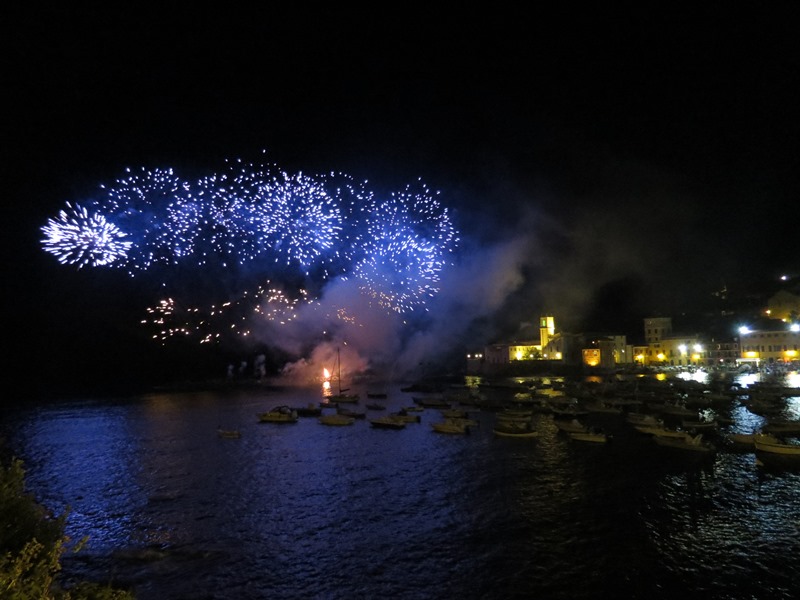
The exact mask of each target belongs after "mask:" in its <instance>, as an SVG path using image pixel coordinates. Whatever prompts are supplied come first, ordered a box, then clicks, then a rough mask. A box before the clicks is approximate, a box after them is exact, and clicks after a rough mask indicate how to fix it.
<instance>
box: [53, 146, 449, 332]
mask: <svg viewBox="0 0 800 600" xmlns="http://www.w3.org/2000/svg"><path fill="white" fill-rule="evenodd" d="M101 189H102V190H103V195H102V196H101V197H100V199H98V200H92V201H89V202H88V204H89V207H90V208H84V207H82V206H79V205H75V207H74V208H73V207H72V205H70V204H69V203H68V204H67V210H62V211H61V213H60V216H59V218H58V219H51V220H49V221H48V224H47V225H46V226H45V227H42V231H43V232H44V234H45V236H46V237H45V239H43V240H42V245H43V248H44V250H45V251H46V252H49V253H51V254H54V255H55V256H56V257H57V258H58V260H59V261H60V262H61V263H63V264H76V265H78V267H79V268H80V267H83V266H86V265H89V266H92V267H103V266H110V267H117V268H124V269H127V271H128V273H129V274H130V275H131V276H133V275H135V274H136V275H137V276H140V277H143V276H144V275H143V274H144V273H145V272H147V271H150V270H152V271H153V272H154V273H155V274H156V276H157V277H159V279H160V280H161V284H162V286H163V287H164V291H165V292H166V294H165V295H168V296H170V298H169V299H168V300H163V301H161V302H160V303H159V304H158V305H157V306H156V307H155V308H152V309H148V312H149V313H150V318H148V319H147V320H146V321H145V322H146V323H147V324H148V325H150V326H154V327H155V328H156V329H157V330H158V332H157V333H156V334H155V336H154V337H156V338H157V339H161V340H162V341H163V340H165V339H168V338H172V337H176V336H191V337H193V338H194V337H197V338H199V339H201V340H203V341H213V340H214V339H217V338H218V336H219V335H220V332H221V331H225V332H226V333H233V334H235V335H238V336H247V335H249V334H250V331H251V328H252V326H253V324H254V323H256V322H258V320H260V321H262V322H264V321H267V322H269V323H272V324H281V323H283V324H286V323H289V322H291V321H292V320H293V319H294V315H295V314H296V312H295V311H296V309H297V308H298V307H299V306H301V305H307V304H311V303H314V302H318V301H319V298H320V294H321V293H322V291H323V290H324V289H325V285H326V282H327V281H329V280H330V279H331V278H333V277H340V278H342V279H343V280H347V279H350V278H353V279H354V280H355V281H357V282H358V283H359V287H360V289H361V292H362V293H363V294H364V295H365V296H366V297H368V298H370V299H371V301H372V302H374V304H375V305H377V306H379V307H381V308H382V309H383V310H385V311H390V312H391V311H393V312H396V313H406V312H409V311H413V310H416V309H417V308H419V307H422V306H424V305H425V303H426V301H427V300H428V299H429V298H430V297H431V296H433V295H435V294H436V293H437V292H438V285H439V278H440V273H441V271H442V269H443V268H445V266H446V265H447V264H448V261H449V257H450V256H451V253H452V252H453V251H454V249H455V247H456V245H457V243H458V236H457V233H456V231H455V229H454V227H453V223H452V221H451V219H450V216H449V213H448V211H447V209H446V208H444V207H442V205H441V204H440V203H439V202H438V200H437V199H436V194H433V193H432V192H431V191H430V190H429V189H428V188H427V187H426V186H425V185H424V184H422V183H421V182H420V183H419V185H418V186H417V187H416V188H414V189H412V188H411V186H408V187H406V189H405V190H404V191H402V192H400V193H395V194H391V195H390V196H389V198H388V199H379V198H378V197H377V196H376V194H375V193H374V192H372V191H371V190H369V189H368V188H367V185H366V182H360V183H358V182H355V181H354V180H353V178H352V177H350V176H348V175H344V174H341V173H333V172H331V173H329V174H326V175H321V176H309V175H306V174H304V173H297V174H289V173H286V172H285V171H282V170H280V169H278V168H277V167H276V166H275V165H263V164H262V165H254V164H249V163H244V162H242V161H233V162H229V163H228V166H227V167H226V169H225V170H223V171H222V172H221V173H217V174H212V175H209V176H206V177H203V178H200V179H198V180H196V181H195V182H194V183H188V182H187V181H184V180H183V179H182V178H180V177H178V176H177V175H176V174H175V173H174V172H173V171H172V170H171V169H156V170H153V171H149V170H146V169H140V170H138V171H131V170H128V171H127V172H126V176H125V177H124V178H121V179H119V180H117V181H116V182H114V184H113V185H111V186H109V187H108V188H106V187H104V186H101ZM155 267H158V269H155ZM198 269H199V270H200V273H201V274H204V276H202V277H196V276H197V274H198ZM187 276H189V277H187ZM192 277H194V279H192ZM225 278H227V279H233V278H235V280H236V288H237V290H238V291H236V292H235V293H234V292H231V291H230V290H229V291H228V293H224V294H223V292H224V291H225V290H222V289H220V288H221V286H222V285H223V281H224V279H225ZM187 279H189V281H188V282H187V281H186V280H187ZM268 279H273V280H279V281H281V284H280V285H274V284H271V283H268V284H267V285H266V286H263V285H262V286H260V287H258V288H257V289H255V290H254V291H253V290H252V284H248V281H250V282H252V281H254V280H255V281H265V280H268ZM203 286H206V287H208V286H211V287H213V288H216V289H215V291H216V294H215V297H216V298H219V297H222V296H227V298H226V300H225V301H224V302H222V303H220V302H218V301H217V302H214V303H211V304H210V305H209V304H206V306H210V308H206V309H200V308H198V306H199V305H202V304H203V303H202V302H200V303H199V304H198V302H197V295H198V294H199V290H200V288H202V287H203ZM248 286H250V289H251V291H249V292H248V291H244V292H242V291H241V290H242V289H245V290H246V289H248ZM168 288H172V289H171V291H170V290H169V289H168ZM177 289H181V290H182V292H183V293H184V295H186V294H188V296H189V298H190V300H189V301H180V300H178V299H176V298H177V297H176V294H177V295H178V296H180V295H181V294H180V293H178V292H177V291H176V290H177ZM206 291H208V290H206ZM162 293H163V292H162ZM162 297H163V295H162ZM192 298H194V299H193V300H192ZM188 306H193V308H185V307H188ZM326 314H328V316H329V317H330V318H332V319H336V320H338V321H340V322H348V321H347V319H341V317H338V316H335V315H338V314H339V313H338V312H337V310H336V309H335V308H333V309H331V310H330V311H329V313H326Z"/></svg>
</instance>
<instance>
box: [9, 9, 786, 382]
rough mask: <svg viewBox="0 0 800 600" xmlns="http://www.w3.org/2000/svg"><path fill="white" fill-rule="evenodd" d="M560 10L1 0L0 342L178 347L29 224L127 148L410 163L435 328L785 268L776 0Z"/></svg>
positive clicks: (672, 303)
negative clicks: (430, 206)
mask: <svg viewBox="0 0 800 600" xmlns="http://www.w3.org/2000/svg"><path fill="white" fill-rule="evenodd" d="M756 6H758V8H757V9H756V8H754V7H756ZM228 10H230V12H227V11H228ZM498 10H499V8H498ZM583 10H584V9H577V8H576V9H574V10H572V11H569V12H568V11H564V12H563V13H561V14H559V13H557V12H556V11H554V10H553V11H549V12H542V11H541V10H540V9H539V8H527V9H525V11H522V9H521V8H520V9H504V10H503V12H502V13H495V14H492V15H487V14H483V13H482V12H480V11H478V10H476V9H466V10H463V9H459V10H458V11H450V12H445V11H444V10H441V11H432V9H425V10H420V11H417V12H410V11H408V10H405V11H395V10H393V9H392V8H391V7H381V9H380V10H378V9H376V10H375V12H371V11H365V12H355V11H349V10H339V9H335V8H330V7H327V8H307V9H305V10H299V9H288V8H283V9H273V8H270V9H269V10H268V9H266V8H264V9H242V8H236V9H235V11H234V10H233V9H232V8H231V9H228V7H218V8H216V9H214V10H212V9H207V8H198V7H197V6H194V5H188V4H187V5H186V9H185V11H183V12H179V11H178V10H177V9H176V8H173V9H171V10H170V11H169V12H164V11H162V10H157V9H153V10H144V9H142V8H141V7H138V6H133V5H131V6H130V9H129V10H125V9H123V8H114V7H111V6H109V7H105V8H103V9H100V10H97V11H95V10H93V11H91V12H88V11H85V10H83V9H81V8H76V7H74V6H71V5H63V6H62V7H47V8H42V7H36V8H19V7H12V8H9V7H4V8H3V13H4V19H3V20H4V22H5V24H6V26H5V34H4V36H3V38H4V51H3V56H4V60H5V63H6V67H7V68H6V69H5V70H4V71H5V73H6V78H5V81H6V85H5V86H4V91H5V96H6V102H5V103H4V104H5V106H6V109H5V113H4V114H5V119H4V121H5V127H4V130H5V133H6V135H5V136H4V141H5V144H4V148H5V153H6V157H5V159H6V160H4V166H5V173H6V178H5V179H6V181H10V182H11V187H10V189H9V190H8V191H9V192H10V193H9V194H7V195H6V197H5V206H6V208H7V210H8V213H7V216H8V217H10V218H8V219H7V220H6V229H5V236H4V248H5V252H4V253H5V257H6V260H5V261H4V268H5V269H6V277H5V278H4V279H5V280H6V286H7V290H8V291H7V293H6V294H5V296H6V301H7V302H8V303H9V305H8V308H7V310H6V313H5V314H6V315H7V319H8V320H9V323H8V326H9V329H10V331H11V332H13V333H7V340H8V342H9V346H10V347H11V348H12V349H14V352H15V353H16V354H15V358H14V359H13V363H15V364H18V365H19V371H20V372H24V373H26V374H28V375H32V376H38V377H40V378H42V379H53V380H56V381H57V380H64V379H65V378H70V377H76V373H79V372H81V373H82V374H81V375H79V376H77V377H78V379H81V380H86V379H91V378H93V377H95V376H98V374H99V373H104V379H108V378H109V377H110V376H109V375H108V374H109V373H111V372H114V371H115V370H117V371H118V373H119V377H121V378H125V377H129V376H131V375H130V373H131V371H133V370H134V368H133V367H129V366H128V365H134V364H135V365H138V364H139V362H141V361H142V360H143V359H142V358H141V357H142V355H143V354H148V355H149V358H150V360H158V361H162V364H160V365H159V368H161V369H163V371H164V372H168V371H170V370H171V369H174V370H175V371H178V370H180V369H181V368H183V366H181V365H178V364H177V363H180V362H181V361H182V360H183V361H185V362H192V361H195V360H196V357H192V358H191V359H190V358H188V357H187V355H185V354H184V355H181V354H180V353H179V352H178V351H173V352H172V353H169V354H159V352H163V350H152V353H151V352H150V350H148V346H147V344H146V343H144V342H142V341H141V339H140V333H139V331H138V330H137V325H136V324H137V323H138V321H139V318H140V314H139V312H140V310H141V306H142V303H143V302H145V301H146V298H145V296H146V295H147V294H148V293H149V290H146V289H144V287H143V286H140V285H138V283H137V282H131V281H130V279H129V278H126V277H125V276H123V275H122V274H121V273H109V272H107V271H104V272H100V271H98V270H91V269H86V270H81V271H80V272H77V271H76V270H75V269H74V268H68V267H64V266H61V265H59V264H58V263H57V261H56V260H55V259H54V257H52V256H51V255H48V254H46V253H44V252H43V251H42V249H41V246H40V239H41V237H42V235H41V227H42V226H43V225H44V224H45V223H46V222H47V219H48V218H51V217H53V216H55V214H56V213H57V212H58V211H59V210H61V209H62V208H63V207H64V203H65V202H68V201H78V200H81V199H82V198H84V197H86V196H87V194H91V193H92V192H93V191H94V190H96V189H97V186H98V185H99V184H101V183H108V182H110V181H112V180H114V179H116V178H117V177H119V176H120V175H121V174H122V172H123V170H124V169H125V168H126V167H148V168H152V167H159V166H161V167H171V168H175V169H178V170H180V171H181V172H183V173H193V172H198V173H208V172H209V171H213V170H214V169H216V168H218V167H219V165H220V164H221V163H222V161H224V160H226V159H234V158H244V159H252V160H257V158H255V157H257V156H258V155H259V153H262V152H265V153H266V155H267V156H268V157H269V160H271V161H274V162H276V163H278V164H279V165H281V166H282V167H283V168H285V169H287V170H290V171H303V172H309V173H324V172H327V171H331V170H335V171H341V172H345V173H348V174H350V175H352V176H353V177H355V178H356V179H359V180H369V181H370V182H372V184H373V185H375V186H376V187H377V188H380V189H385V190H396V189H399V188H401V187H402V186H404V185H406V184H407V183H409V182H412V181H415V180H417V179H418V178H422V179H423V180H424V181H425V182H426V184H427V185H428V186H430V187H431V188H434V189H436V190H438V191H439V192H440V200H441V202H442V203H443V204H445V205H447V206H449V207H450V208H451V210H452V214H453V217H454V219H455V220H456V221H457V223H458V226H459V229H460V232H461V237H462V247H461V251H460V252H461V254H460V256H459V261H460V262H461V266H462V268H461V270H460V271H459V273H461V274H467V273H469V276H470V277H469V280H468V281H467V280H466V279H465V280H463V281H461V280H459V281H456V278H457V276H453V278H452V279H450V280H448V285H450V286H452V287H453V288H456V287H458V288H459V289H460V290H462V291H463V294H465V295H470V296H471V297H472V298H473V303H472V304H471V305H469V306H468V307H467V308H464V307H462V312H460V313H457V314H456V317H457V319H458V324H457V325H458V327H457V328H454V330H453V331H450V330H448V331H447V332H439V335H440V336H441V337H442V338H443V339H446V340H448V341H449V342H450V343H451V344H452V345H453V346H455V347H459V346H461V345H466V344H470V345H475V346H481V345H483V344H485V343H487V342H489V341H494V340H495V339H499V338H503V337H506V338H508V337H512V336H513V335H515V333H516V332H518V331H519V330H520V328H521V327H522V326H523V325H524V324H525V323H526V322H530V321H532V320H533V321H535V319H536V318H537V316H538V315H539V313H542V312H551V313H555V314H556V315H560V316H561V318H562V321H561V323H564V324H565V326H566V325H571V326H574V327H595V328H597V329H614V328H618V329H619V330H622V331H623V332H625V333H628V334H630V335H634V334H637V333H639V332H638V331H637V330H636V328H637V327H638V324H639V323H640V322H641V321H640V320H639V319H640V318H641V317H642V316H643V315H652V314H656V313H660V314H675V313H678V312H681V311H682V310H686V309H687V307H689V308H691V307H692V306H698V305H700V304H702V303H703V302H705V301H706V300H707V299H708V298H709V296H710V294H711V293H712V292H713V291H715V290H719V289H721V288H722V287H724V286H727V287H728V288H734V287H736V286H737V285H741V284H743V283H744V282H749V281H753V280H758V279H759V278H765V279H771V278H774V277H775V276H777V275H779V274H782V273H793V274H797V273H798V272H800V265H798V261H799V260H800V259H798V252H797V242H798V234H797V231H798V228H797V223H798V217H800V200H799V198H800V195H799V194H798V192H800V178H799V177H798V168H797V166H798V149H800V143H799V142H798V141H799V140H800V128H799V127H798V124H799V123H800V119H799V118H798V106H799V104H798V99H799V98H798V89H800V86H798V69H799V68H800V64H799V63H800V51H798V49H797V48H798V46H797V39H796V32H797V31H798V25H800V23H798V18H797V16H796V14H797V10H796V9H793V8H792V4H790V3H770V4H769V5H768V7H767V8H765V6H763V5H755V4H753V5H745V6H744V7H741V8H739V9H737V11H738V12H737V11H734V10H733V9H731V8H730V7H728V6H725V8H724V10H722V9H719V10H718V9H712V8H697V7H695V8H693V9H692V12H689V11H683V12H682V11H678V10H677V9H671V10H670V11H669V12H665V11H664V9H661V11H656V10H652V9H651V10H647V11H642V12H626V13H624V14H623V13H617V14H614V13H612V12H607V11H606V10H604V11H602V12H597V13H587V12H581V11H583ZM515 11H520V12H515ZM9 101H10V102H9ZM462 286H463V287H462ZM445 314H448V315H449V316H450V318H452V317H453V312H452V310H449V311H446V312H445ZM19 323H23V324H25V327H20V326H18V324H19ZM455 329H457V330H455ZM181 356H182V358H181ZM153 357H155V359H154V358H153ZM163 361H167V364H163ZM151 367H152V365H151ZM137 368H138V366H137ZM187 368H188V367H187ZM13 371H14V368H13V367H12V372H13Z"/></svg>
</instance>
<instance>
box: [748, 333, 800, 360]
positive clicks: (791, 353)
mask: <svg viewBox="0 0 800 600" xmlns="http://www.w3.org/2000/svg"><path fill="white" fill-rule="evenodd" d="M739 345H740V347H741V356H740V357H739V360H738V362H740V363H754V364H755V366H756V367H759V366H761V365H762V364H765V363H766V364H769V365H771V364H775V363H784V364H785V363H794V362H797V361H800V326H798V325H797V324H796V323H795V324H790V325H789V326H786V324H785V323H781V326H779V327H775V328H769V329H767V328H763V329H752V330H751V329H750V328H749V327H741V328H739Z"/></svg>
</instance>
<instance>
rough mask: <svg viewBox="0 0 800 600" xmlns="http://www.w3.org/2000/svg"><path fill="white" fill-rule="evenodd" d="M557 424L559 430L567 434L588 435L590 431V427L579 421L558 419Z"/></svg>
mask: <svg viewBox="0 0 800 600" xmlns="http://www.w3.org/2000/svg"><path fill="white" fill-rule="evenodd" d="M555 424H556V427H558V429H559V430H561V431H564V432H566V433H587V432H588V431H589V427H588V426H587V425H586V424H585V423H581V422H580V421H578V419H572V420H571V421H562V420H558V419H556V420H555Z"/></svg>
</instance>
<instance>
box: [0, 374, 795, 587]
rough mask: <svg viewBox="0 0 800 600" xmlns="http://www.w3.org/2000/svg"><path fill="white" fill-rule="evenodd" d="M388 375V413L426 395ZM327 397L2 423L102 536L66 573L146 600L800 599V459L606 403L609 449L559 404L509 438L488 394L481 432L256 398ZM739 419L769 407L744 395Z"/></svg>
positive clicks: (56, 410) (271, 392) (203, 399)
mask: <svg viewBox="0 0 800 600" xmlns="http://www.w3.org/2000/svg"><path fill="white" fill-rule="evenodd" d="M361 391H362V400H361V403H360V405H357V407H359V408H363V406H364V404H365V402H367V400H366V399H365V397H364V396H363V391H364V390H361ZM387 391H388V398H387V399H386V400H382V401H380V402H383V403H384V404H385V405H386V407H387V408H386V409H385V410H384V411H368V414H369V416H378V415H380V414H382V413H385V412H388V411H393V410H396V409H398V408H400V407H403V406H413V405H414V402H413V400H412V399H411V395H410V394H409V393H404V392H401V391H400V386H393V387H391V388H389V389H388V390H387ZM319 399H320V391H319V390H317V389H315V388H280V389H278V388H270V387H264V388H263V389H248V390H244V389H238V390H234V389H229V390H226V391H213V392H183V393H181V392H169V393H152V394H148V395H143V396H137V397H131V398H86V399H81V400H74V399H72V400H62V401H57V402H47V403H36V404H28V405H24V406H6V407H5V408H4V409H3V421H2V427H3V431H2V433H3V435H4V436H5V437H6V439H7V446H8V448H9V449H10V450H11V451H12V452H13V454H14V455H16V456H18V457H19V458H21V459H23V461H24V463H25V467H26V471H27V484H28V490H29V491H30V492H32V493H33V494H34V495H35V496H36V497H37V498H38V499H39V500H40V501H41V502H42V503H43V504H45V505H46V506H47V507H49V508H50V509H52V510H53V511H54V512H56V513H60V512H62V511H64V510H65V509H67V508H69V511H70V512H69V520H68V533H69V534H70V536H71V537H72V538H73V539H76V540H77V539H80V538H82V537H84V536H88V543H87V544H86V546H85V548H83V550H81V551H80V552H79V553H78V554H76V555H74V556H72V557H70V558H68V559H67V560H66V561H65V570H66V572H67V573H68V574H70V575H74V576H76V577H80V578H84V577H89V578H92V579H96V580H99V581H114V582H115V583H116V584H118V585H124V586H129V587H131V588H132V589H133V590H134V592H135V594H136V596H137V597H138V598H140V599H141V600H168V599H178V598H181V599H190V598H192V599H194V598H215V599H229V598H230V599H234V598H236V599H239V598H269V599H278V598H331V599H333V598H337V599H338V598H342V599H345V598H346V599H352V598H369V599H372V598H383V597H386V598H420V599H423V598H467V599H469V598H607V597H610V598H647V599H655V598H675V597H703V598H715V599H717V598H731V599H734V598H735V599H739V598H741V599H744V598H769V599H771V600H775V599H782V598H786V599H789V598H792V599H794V598H798V597H800V473H798V472H797V471H793V470H780V469H768V468H765V467H763V466H761V465H759V464H757V462H756V458H755V455H754V454H752V453H746V452H745V453H742V452H733V451H728V450H725V449H723V450H721V451H720V452H718V453H717V455H716V456H715V457H714V458H711V459H709V460H697V459H696V457H694V455H692V456H685V455H683V454H682V453H681V452H680V451H676V450H671V449H668V448H661V447H659V446H657V445H656V444H654V443H653V442H652V440H651V439H650V438H649V437H646V436H643V435H641V434H639V433H637V432H636V431H635V430H633V429H632V427H631V426H629V425H628V424H627V423H625V421H624V419H623V418H622V417H621V416H619V415H597V416H595V417H593V419H594V420H595V421H596V422H597V423H598V424H600V425H602V426H603V427H605V428H606V429H607V431H609V432H610V433H612V434H613V435H614V438H613V440H612V441H611V442H610V443H609V444H607V445H594V444H585V443H584V444H581V443H579V442H575V441H573V440H570V439H569V438H568V437H567V436H565V434H563V433H561V432H559V430H558V429H557V427H556V426H555V424H554V422H553V417H552V416H549V415H540V416H538V417H537V426H538V429H539V430H540V432H541V435H540V437H539V438H538V439H508V438H499V437H495V436H494V435H493V433H492V431H491V424H492V423H493V420H494V418H495V415H494V414H493V413H491V412H486V411H483V412H476V413H475V418H476V419H477V420H478V421H479V426H478V427H476V428H474V429H473V430H472V432H471V433H470V434H469V435H466V436H456V435H446V434H439V433H436V432H434V431H433V430H432V428H431V423H432V422H434V421H437V420H440V419H441V415H440V414H439V411H438V410H437V409H432V408H427V409H425V411H424V412H422V413H420V414H421V423H417V424H409V425H408V426H407V427H406V428H405V429H404V430H400V431H393V430H380V429H375V428H372V427H370V424H369V422H368V421H367V420H360V419H359V420H357V421H356V422H355V424H353V425H352V426H347V427H330V426H324V425H321V424H320V423H319V422H318V421H317V419H316V418H313V417H301V419H300V421H299V422H298V423H296V424H289V425H279V424H269V423H259V422H258V419H257V416H256V415H257V413H259V412H263V411H265V410H267V409H269V408H271V407H272V406H277V405H281V404H289V405H292V406H305V405H307V404H308V403H309V402H313V403H316V402H318V401H319ZM797 400H798V402H800V399H797ZM730 416H731V417H732V418H733V419H734V425H731V426H730V427H729V428H730V429H731V430H746V429H748V428H752V427H753V426H754V425H757V423H755V422H754V419H758V418H757V417H755V416H754V415H752V414H751V413H749V412H748V411H746V409H745V408H744V407H742V406H740V405H739V404H738V402H737V401H733V402H732V404H731V406H730ZM219 426H222V427H224V428H236V429H239V430H240V431H241V433H242V437H241V438H240V439H220V438H219V437H218V436H217V428H218V427H219Z"/></svg>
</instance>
